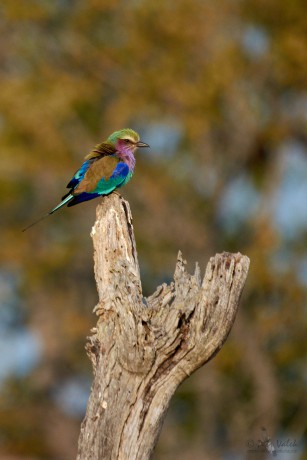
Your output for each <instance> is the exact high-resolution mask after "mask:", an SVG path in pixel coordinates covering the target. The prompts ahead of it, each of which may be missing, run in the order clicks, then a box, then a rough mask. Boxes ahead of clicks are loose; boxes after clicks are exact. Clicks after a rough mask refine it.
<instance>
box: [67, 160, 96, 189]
mask: <svg viewBox="0 0 307 460" xmlns="http://www.w3.org/2000/svg"><path fill="white" fill-rule="evenodd" d="M90 165H91V162H90V161H89V160H87V161H85V162H84V163H83V164H82V166H81V168H79V169H78V171H77V172H76V173H75V175H74V176H73V178H72V179H71V181H70V182H69V183H68V184H67V186H66V188H75V187H76V186H77V185H78V184H80V182H81V181H82V179H83V177H84V176H85V173H86V171H87V170H88V168H89V167H90Z"/></svg>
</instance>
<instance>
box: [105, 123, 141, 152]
mask: <svg viewBox="0 0 307 460" xmlns="http://www.w3.org/2000/svg"><path fill="white" fill-rule="evenodd" d="M107 142H109V143H110V144H112V145H114V147H116V149H117V150H119V151H130V152H132V153H134V152H135V150H136V149H137V148H138V147H149V145H148V144H146V143H145V142H142V141H141V140H140V136H139V135H138V133H136V132H135V131H133V129H129V128H125V129H121V130H120V131H115V132H114V133H113V134H111V136H109V137H108V139H107Z"/></svg>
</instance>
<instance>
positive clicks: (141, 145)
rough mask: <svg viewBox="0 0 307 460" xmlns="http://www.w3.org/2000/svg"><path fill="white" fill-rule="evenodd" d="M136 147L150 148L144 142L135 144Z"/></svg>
mask: <svg viewBox="0 0 307 460" xmlns="http://www.w3.org/2000/svg"><path fill="white" fill-rule="evenodd" d="M135 145H136V146H137V147H150V145H148V144H146V143H145V142H142V141H139V142H137V143H136V144H135Z"/></svg>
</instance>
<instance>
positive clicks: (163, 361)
mask: <svg viewBox="0 0 307 460" xmlns="http://www.w3.org/2000/svg"><path fill="white" fill-rule="evenodd" d="M91 235H92V238H93V243H94V261H95V277H96V282H97V289H98V294H99V303H98V305H97V306H96V307H95V309H94V311H95V312H96V314H97V316H98V322H97V327H96V328H95V329H93V330H92V336H91V337H90V338H89V342H88V344H87V352H88V355H89V357H90V359H91V361H92V363H93V367H94V373H95V376H94V382H93V385H92V390H91V395H90V398H89V402H88V407H87V412H86V416H85V419H84V421H83V423H82V426H81V433H80V438H79V449H78V459H79V460H98V459H99V460H104V459H105V460H115V459H116V460H126V459H127V460H136V459H137V460H146V459H148V458H149V457H150V454H151V452H152V450H153V448H154V446H155V443H156V440H157V437H158V434H159V431H160V429H161V425H162V421H163V418H164V416H165V413H166V410H167V407H168V405H169V402H170V399H171V397H172V395H173V394H174V392H175V390H176V388H177V387H178V385H179V384H180V383H181V382H182V381H183V380H184V379H185V378H187V377H188V376H189V375H190V374H191V373H192V372H194V371H195V370H196V369H198V368H199V367H200V366H202V365H203V364H204V363H205V362H207V361H208V360H210V359H211V358H212V357H213V356H214V355H215V354H216V353H217V352H218V351H219V350H220V348H221V347H222V345H223V343H224V342H225V340H226V338H227V336H228V334H229V331H230V329H231V327H232V324H233V322H234V319H235V315H236V311H237V308H238V302H239V298H240V295H241V292H242V289H243V286H244V283H245V280H246V277H247V272H248V267H249V259H248V258H247V257H246V256H242V255H241V254H239V253H238V254H230V253H223V254H217V255H216V256H215V257H212V258H211V259H210V261H209V263H208V266H207V269H206V273H205V276H204V279H203V280H201V275H200V270H199V267H198V265H196V269H195V273H194V274H193V275H190V274H188V273H187V271H186V269H185V261H184V260H183V259H182V256H181V253H179V255H178V260H177V265H176V269H175V274H174V282H172V283H171V284H170V285H166V284H163V285H162V286H159V287H158V288H157V289H156V291H155V293H154V294H153V295H152V296H150V297H149V298H147V299H144V298H143V297H142V288H141V281H140V274H139V265H138V260H137V252H136V246H135V240H134V233H133V226H132V218H131V213H130V208H129V204H128V203H127V202H126V201H125V200H123V198H121V197H120V196H118V195H116V194H112V195H110V196H108V197H106V198H104V200H103V202H102V203H101V204H99V205H98V207H97V220H96V223H95V225H94V227H93V229H92V234H91Z"/></svg>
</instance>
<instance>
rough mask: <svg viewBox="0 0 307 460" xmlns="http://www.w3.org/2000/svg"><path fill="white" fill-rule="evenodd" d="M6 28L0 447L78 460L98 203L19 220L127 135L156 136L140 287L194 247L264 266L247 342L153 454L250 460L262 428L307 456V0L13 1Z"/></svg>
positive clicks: (249, 304)
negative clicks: (109, 140) (101, 149)
mask: <svg viewBox="0 0 307 460" xmlns="http://www.w3.org/2000/svg"><path fill="white" fill-rule="evenodd" d="M0 28H1V42H0V55H1V68H0V84H1V91H0V136H1V139H0V148H1V157H0V158H1V160H0V161H1V165H0V176H1V182H0V193H1V223H2V225H1V231H2V236H1V241H2V244H1V250H0V254H1V255H0V264H1V265H0V302H1V308H0V331H1V334H0V348H1V358H0V457H1V459H3V460H22V459H28V460H41V459H47V460H69V459H73V458H75V455H76V449H77V438H78V432H79V427H80V422H81V420H82V417H83V415H84V411H85V407H86V401H87V396H88V392H89V388H90V383H91V379H92V371H91V367H90V363H89V361H88V359H87V357H86V354H85V351H84V345H85V340H86V339H85V338H86V336H87V335H88V334H89V330H90V328H91V327H93V326H94V324H95V317H94V315H93V314H92V309H93V307H94V306H95V304H96V302H97V293H96V288H95V282H94V277H93V260H92V243H91V239H90V236H89V233H90V229H91V226H92V224H93V223H94V220H95V208H96V205H97V201H92V202H88V203H86V204H82V205H80V206H77V207H74V208H71V209H64V210H62V211H61V212H59V213H57V214H55V215H54V216H51V217H49V218H48V220H45V221H44V222H41V223H40V224H39V225H38V226H36V227H34V228H33V229H31V230H29V231H28V232H26V233H24V234H23V233H21V229H22V228H23V227H24V226H25V225H27V224H28V223H30V222H31V221H32V220H34V219H35V218H36V217H38V216H40V215H42V214H43V213H44V212H46V211H48V210H49V209H51V208H52V207H53V206H54V205H55V204H57V203H58V201H59V199H60V197H61V196H62V195H63V193H64V192H65V186H66V183H67V182H68V181H69V179H70V178H71V176H72V175H73V173H74V172H75V170H76V169H77V168H78V167H79V165H80V164H81V162H82V160H83V157H84V156H85V155H86V154H87V153H88V151H89V150H90V149H91V147H92V146H93V145H94V144H96V143H97V142H99V141H101V140H103V139H104V138H106V137H107V136H108V135H109V134H110V133H111V132H113V131H115V130H117V129H120V128H123V127H131V128H133V129H135V130H137V131H139V132H140V134H141V137H142V139H143V140H144V141H146V142H148V143H149V144H150V145H151V150H150V151H146V152H142V153H141V152H140V153H139V154H138V156H137V167H136V172H135V175H134V177H133V180H132V182H131V183H130V184H129V185H128V186H127V187H126V188H125V189H124V190H123V195H124V196H125V197H126V198H127V199H128V200H129V202H130V205H131V208H132V213H133V217H134V227H135V232H136V241H137V248H138V254H139V261H140V265H141V271H142V282H143V289H144V294H145V295H149V294H150V293H151V292H152V291H153V290H154V288H155V287H156V285H157V284H159V283H161V282H165V281H166V282H168V281H169V280H170V279H171V277H172V273H173V269H174V266H175V261H176V255H177V251H178V250H179V249H181V250H182V251H183V254H184V257H186V258H187V259H188V262H189V264H188V267H189V269H190V270H193V266H194V263H195V261H196V260H198V261H199V262H200V265H201V267H202V270H203V271H204V268H205V266H206V262H207V261H208V258H209V257H210V256H211V255H214V254H215V253H216V252H222V251H223V250H226V251H240V252H242V253H244V254H246V255H248V256H249V257H250V259H251V268H250V273H249V277H248V283H247V285H246V288H245V291H244V296H243V299H242V302H241V307H240V310H239V314H238V317H237V320H236V323H235V325H234V328H233V330H232V332H231V335H230V337H229V339H228V341H227V342H226V345H225V346H224V347H223V349H222V350H221V352H220V353H219V354H218V356H217V357H216V358H215V359H214V360H213V361H212V362H210V363H209V364H208V365H206V366H205V367H204V368H202V369H200V370H199V371H198V372H197V373H196V374H194V375H193V376H192V377H190V378H189V379H188V380H187V381H186V382H185V383H184V384H183V385H182V386H181V387H180V389H179V390H178V392H177V394H176V396H175V397H174V399H173V401H172V405H171V407H170V410H169V413H168V416H167V418H166V421H165V424H164V427H163V430H162V433H161V437H160V439H159V442H158V445H157V448H156V451H155V454H154V459H156V460H175V459H181V460H190V459H193V460H195V459H210V460H215V459H244V458H249V456H251V455H252V454H250V453H249V452H248V446H249V444H248V442H249V441H250V440H251V441H252V442H255V444H256V443H257V440H258V439H260V438H261V436H262V435H261V427H265V428H266V430H267V432H268V435H269V436H270V437H271V439H272V441H273V442H275V445H276V440H278V439H279V440H287V439H290V440H291V441H296V444H297V447H296V448H295V449H294V452H292V453H288V454H287V455H288V456H287V459H298V458H300V459H303V458H305V459H306V458H307V456H306V453H305V454H304V450H306V413H307V398H306V323H307V319H306V318H307V316H306V294H307V245H306V243H307V213H306V202H307V134H306V132H307V131H306V128H307V77H306V76H307V59H306V58H307V15H306V2H305V1H304V0H292V1H287V2H280V1H278V0H266V1H264V0H220V1H219V2H213V1H205V0H177V1H176V2H175V1H170V0H164V1H162V0H132V1H130V2H126V1H123V0H121V1H120V0H108V1H106V0H88V1H81V0H79V1H76V0H54V1H52V2H51V1H48V0H28V1H27V2H21V1H19V0H2V1H1V5H0ZM259 455H260V454H258V455H257V459H258V458H259V459H260V458H262V457H260V456H259ZM253 458H255V457H253ZM263 458H265V456H264V457H263Z"/></svg>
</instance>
